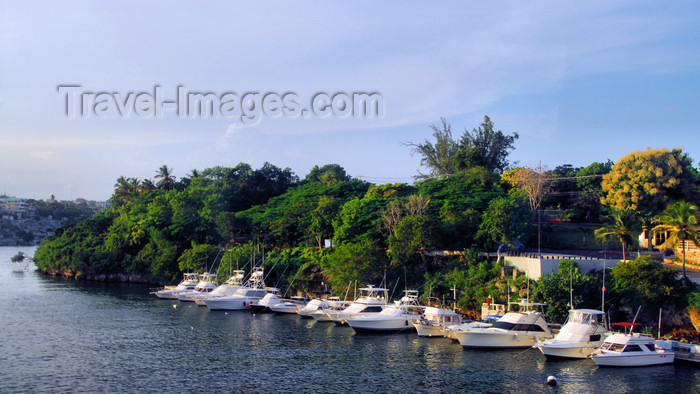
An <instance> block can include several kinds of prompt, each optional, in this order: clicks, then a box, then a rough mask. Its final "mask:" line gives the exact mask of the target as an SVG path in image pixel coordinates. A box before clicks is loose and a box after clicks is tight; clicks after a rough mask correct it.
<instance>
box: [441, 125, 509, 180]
mask: <svg viewBox="0 0 700 394" xmlns="http://www.w3.org/2000/svg"><path fill="white" fill-rule="evenodd" d="M518 138H519V136H518V133H513V134H512V135H506V134H503V132H502V131H501V130H494V128H493V122H492V121H491V119H490V118H489V117H488V116H484V121H483V122H482V123H481V124H480V125H479V127H478V128H476V129H473V130H472V132H471V133H470V132H469V131H467V130H464V134H462V139H461V140H460V143H459V151H458V153H457V155H456V157H455V167H457V168H459V169H462V168H470V167H485V168H488V169H489V170H491V171H493V172H496V173H502V172H503V171H505V170H506V169H508V167H509V166H510V163H509V162H508V155H509V154H510V151H512V150H513V149H515V146H514V144H515V141H517V140H518Z"/></svg>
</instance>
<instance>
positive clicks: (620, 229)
mask: <svg viewBox="0 0 700 394" xmlns="http://www.w3.org/2000/svg"><path fill="white" fill-rule="evenodd" d="M607 219H608V220H610V221H611V223H610V224H608V225H607V226H604V227H601V228H599V229H597V230H595V231H594V232H593V233H594V234H595V236H596V238H597V239H601V240H607V239H609V238H613V237H614V238H617V239H619V240H620V243H621V244H622V260H627V255H626V246H627V245H628V244H630V243H632V242H634V236H633V235H634V229H635V228H636V227H638V225H639V218H638V217H637V215H636V213H635V212H634V211H632V210H631V209H614V210H613V211H612V213H611V214H610V215H608V216H607Z"/></svg>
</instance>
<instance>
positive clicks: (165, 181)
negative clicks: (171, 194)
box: [156, 164, 175, 190]
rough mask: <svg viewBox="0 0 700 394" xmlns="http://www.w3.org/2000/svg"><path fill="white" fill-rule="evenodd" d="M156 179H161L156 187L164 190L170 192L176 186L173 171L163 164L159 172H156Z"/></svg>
mask: <svg viewBox="0 0 700 394" xmlns="http://www.w3.org/2000/svg"><path fill="white" fill-rule="evenodd" d="M156 179H160V180H159V181H158V183H156V186H158V187H159V188H160V189H163V190H170V189H172V188H173V186H175V176H174V175H173V169H172V168H168V166H166V165H165V164H163V165H162V166H161V167H160V168H159V169H158V171H156Z"/></svg>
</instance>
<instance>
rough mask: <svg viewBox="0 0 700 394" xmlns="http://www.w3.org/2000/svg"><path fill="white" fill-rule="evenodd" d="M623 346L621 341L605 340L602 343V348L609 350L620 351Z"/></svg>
mask: <svg viewBox="0 0 700 394" xmlns="http://www.w3.org/2000/svg"><path fill="white" fill-rule="evenodd" d="M624 348H625V345H624V344H622V343H612V342H605V343H603V346H602V349H603V350H607V351H609V352H618V353H620V352H622V349H624Z"/></svg>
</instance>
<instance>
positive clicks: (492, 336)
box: [452, 331, 551, 349]
mask: <svg viewBox="0 0 700 394" xmlns="http://www.w3.org/2000/svg"><path fill="white" fill-rule="evenodd" d="M452 335H453V336H454V338H455V339H457V340H458V341H459V344H460V345H462V347H465V348H489V349H519V348H529V347H532V346H534V345H535V344H536V343H537V342H538V341H539V340H543V339H548V338H551V335H550V336H546V334H545V333H540V334H539V335H538V334H535V333H525V332H512V331H505V332H499V331H454V332H452Z"/></svg>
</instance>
